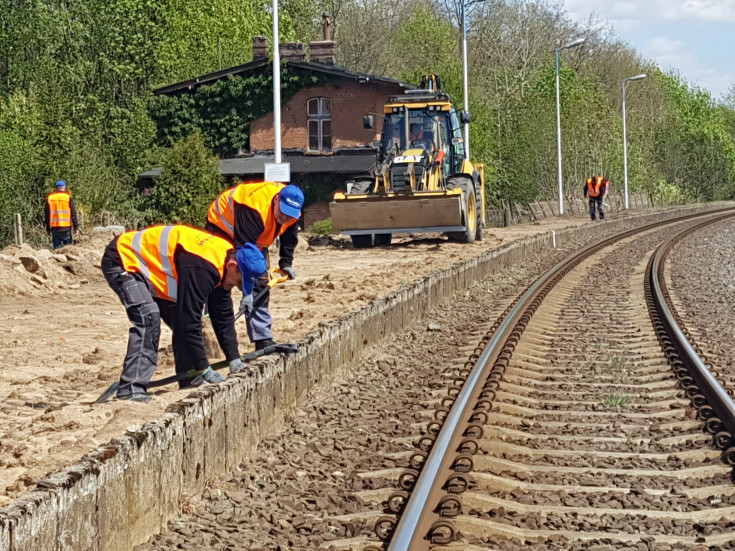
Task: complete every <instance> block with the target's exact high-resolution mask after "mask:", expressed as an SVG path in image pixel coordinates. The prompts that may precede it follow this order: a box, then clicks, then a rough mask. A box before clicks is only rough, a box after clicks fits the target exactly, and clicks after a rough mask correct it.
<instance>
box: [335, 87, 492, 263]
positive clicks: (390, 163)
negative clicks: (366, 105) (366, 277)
mask: <svg viewBox="0 0 735 551" xmlns="http://www.w3.org/2000/svg"><path fill="white" fill-rule="evenodd" d="M373 117H374V116H373V115H367V116H366V117H365V118H364V120H363V126H364V127H365V128H373V127H374V118H373ZM466 122H469V114H468V113H466V112H464V111H460V112H458V111H457V109H456V108H455V107H454V105H452V102H451V100H450V98H449V95H448V94H446V93H445V92H444V91H443V90H442V86H441V80H440V79H439V77H438V76H437V75H425V76H424V77H423V79H422V88H421V89H418V90H409V91H407V92H406V93H405V94H402V95H400V96H392V97H390V98H389V99H388V102H387V103H386V104H385V106H384V122H383V130H382V133H381V140H380V141H376V142H373V146H374V147H375V148H376V149H377V163H376V165H375V167H374V168H373V169H372V170H371V172H370V174H367V175H365V176H364V177H360V178H355V179H354V180H352V181H349V182H347V183H346V186H345V187H346V190H345V191H338V192H337V193H335V195H334V198H333V200H332V202H331V203H330V204H329V209H330V215H331V218H332V226H333V227H334V228H335V229H336V230H338V231H340V232H341V233H342V234H345V235H349V236H350V237H351V239H352V243H353V245H354V246H355V247H356V248H366V247H373V246H376V245H389V244H390V242H391V238H392V236H393V234H394V233H418V232H440V233H446V234H447V235H448V236H449V237H450V239H453V240H456V241H460V242H465V243H471V242H473V241H475V240H481V239H482V230H483V225H484V220H485V179H484V171H483V169H484V165H482V164H473V163H471V162H470V161H469V160H468V159H466V158H465V148H464V138H463V137H462V127H461V125H462V124H464V123H466Z"/></svg>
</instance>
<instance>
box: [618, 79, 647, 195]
mask: <svg viewBox="0 0 735 551" xmlns="http://www.w3.org/2000/svg"><path fill="white" fill-rule="evenodd" d="M644 78H646V75H645V74H640V75H636V76H634V77H630V78H624V79H623V176H624V179H625V209H626V210H628V140H627V138H626V135H625V83H626V82H628V81H629V80H642V79H644Z"/></svg>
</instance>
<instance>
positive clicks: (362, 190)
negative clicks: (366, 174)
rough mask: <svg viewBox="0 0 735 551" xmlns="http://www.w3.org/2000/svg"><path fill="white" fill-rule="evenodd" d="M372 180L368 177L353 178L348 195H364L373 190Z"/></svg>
mask: <svg viewBox="0 0 735 551" xmlns="http://www.w3.org/2000/svg"><path fill="white" fill-rule="evenodd" d="M373 183H374V182H373V181H372V180H370V179H368V178H362V179H359V180H355V183H354V184H352V189H351V190H350V195H364V194H366V193H370V192H372V191H373Z"/></svg>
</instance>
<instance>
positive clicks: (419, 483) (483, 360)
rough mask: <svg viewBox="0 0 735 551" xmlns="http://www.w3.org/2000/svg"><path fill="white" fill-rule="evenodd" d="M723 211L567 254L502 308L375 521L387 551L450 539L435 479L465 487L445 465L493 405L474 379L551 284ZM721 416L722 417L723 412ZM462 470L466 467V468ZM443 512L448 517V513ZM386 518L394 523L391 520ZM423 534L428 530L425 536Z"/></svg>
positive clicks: (501, 356) (496, 369) (517, 332)
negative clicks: (626, 244)
mask: <svg viewBox="0 0 735 551" xmlns="http://www.w3.org/2000/svg"><path fill="white" fill-rule="evenodd" d="M723 211H725V212H728V213H729V214H727V216H731V215H732V209H722V210H719V211H710V212H707V213H705V214H702V213H699V214H695V215H690V216H686V217H681V218H678V219H675V220H668V221H665V222H663V223H661V222H658V223H654V224H648V225H646V226H642V227H640V228H635V229H633V230H628V231H626V232H623V233H621V234H618V235H615V236H613V237H610V238H607V239H605V240H603V241H601V242H599V243H596V244H593V245H591V246H589V247H587V248H585V249H583V250H582V251H580V252H577V253H574V254H572V255H570V256H569V257H567V258H566V259H564V260H562V261H561V262H559V263H558V264H557V265H555V266H554V267H553V268H552V269H550V270H549V271H548V272H546V273H545V274H544V275H543V276H542V277H541V278H539V279H538V280H537V281H536V282H535V283H534V284H533V285H531V287H529V288H528V289H527V290H526V291H525V293H523V295H522V296H521V297H520V298H519V299H518V300H517V301H516V303H515V304H513V305H511V306H510V307H509V309H508V310H506V312H505V314H504V316H503V319H502V321H501V322H500V323H499V324H498V323H496V326H497V329H496V330H494V332H493V333H492V336H491V338H490V339H489V341H488V342H487V345H486V347H485V349H484V350H483V351H482V353H481V354H480V356H479V357H478V359H477V361H476V363H475V365H474V367H473V368H472V370H471V371H470V373H469V374H468V376H467V380H466V381H465V382H464V383H463V384H462V386H461V389H460V390H459V391H458V393H457V395H456V398H455V399H454V400H453V403H452V405H451V408H450V409H449V411H448V412H447V414H446V417H445V419H444V422H443V424H442V425H441V428H440V429H439V430H438V433H437V434H436V435H435V439H434V441H433V443H431V445H430V449H428V450H427V451H428V453H427V454H425V456H424V457H423V458H422V460H423V461H422V465H419V467H420V472H416V473H415V474H416V479H415V481H413V482H414V483H413V484H412V486H413V488H412V491H411V493H410V495H408V496H406V495H405V494H404V495H403V496H399V497H401V498H402V499H405V498H407V501H405V506H403V507H402V510H401V511H396V513H399V512H400V517H399V520H398V523H397V524H396V525H395V526H393V525H391V527H390V529H388V528H385V529H379V528H378V527H377V525H379V524H380V522H381V520H379V521H378V523H377V525H376V532H378V533H379V534H380V533H381V532H382V533H383V535H384V536H385V538H384V539H388V538H390V542H389V544H388V547H387V549H388V550H389V551H398V550H401V551H403V550H416V549H422V548H428V547H429V545H430V544H431V543H449V542H450V541H451V540H452V539H453V537H454V532H453V528H452V527H451V524H450V523H448V522H447V521H446V520H442V519H441V518H440V516H439V514H438V513H437V508H439V507H440V503H439V502H440V499H439V497H438V496H439V495H440V494H443V493H444V492H443V491H442V489H441V487H438V484H439V483H440V481H444V482H441V484H442V486H443V487H445V488H446V489H447V491H449V492H450V493H452V492H456V493H459V492H461V491H463V489H462V488H458V489H454V490H453V489H452V486H453V485H455V486H456V485H457V484H459V486H462V485H463V484H464V485H465V486H466V485H467V484H469V481H468V479H467V478H466V476H465V477H464V482H462V480H461V478H462V476H459V478H460V480H459V481H458V480H457V477H458V473H461V472H462V470H461V469H459V468H456V467H457V465H456V464H454V465H453V464H452V463H450V459H449V458H448V456H450V455H451V453H452V452H453V451H454V450H457V451H460V452H462V451H464V450H465V449H467V448H469V449H470V453H472V451H471V448H472V446H471V444H468V441H471V440H473V439H474V440H477V439H478V438H480V437H481V436H482V427H481V426H480V424H478V423H473V422H472V419H473V415H475V416H476V414H477V412H478V411H480V412H483V411H484V412H485V414H486V413H487V412H489V410H490V408H491V407H492V404H491V402H490V401H489V400H485V401H484V402H485V403H484V404H483V405H482V407H477V406H475V408H474V410H473V409H472V407H471V404H472V401H473V398H474V399H477V397H478V396H479V395H480V393H481V392H482V391H483V389H482V388H478V386H479V385H478V383H480V381H481V380H482V379H483V378H485V379H488V378H490V377H492V374H493V373H495V374H496V377H495V379H496V380H497V381H499V379H500V378H501V377H502V374H503V373H504V371H505V366H507V364H508V360H509V358H510V356H511V355H512V351H513V349H514V348H515V345H516V343H517V342H518V340H519V339H520V336H521V334H522V333H523V331H524V329H525V327H526V325H527V324H528V321H529V320H530V318H531V317H532V316H533V313H534V312H535V311H536V309H537V308H538V306H539V305H540V303H541V301H542V300H543V298H544V297H545V296H546V295H547V294H548V292H549V291H550V290H551V289H552V288H553V287H554V285H556V283H557V282H558V281H559V280H560V279H561V278H562V277H563V276H564V275H565V274H566V273H567V272H569V271H570V270H572V269H573V268H575V267H576V266H577V265H579V264H580V263H581V262H583V261H584V260H585V259H586V258H588V257H589V256H591V255H593V254H594V253H596V252H597V251H599V250H600V249H602V248H604V247H607V246H609V245H611V244H613V243H615V242H617V241H620V240H622V239H625V238H628V237H631V236H633V235H636V234H638V233H642V232H645V231H648V230H651V229H655V228H656V227H660V226H662V225H666V224H672V223H680V222H685V221H687V220H691V219H695V218H699V217H702V216H712V215H716V214H718V213H722V212H723ZM724 217H725V216H721V217H719V218H718V220H719V219H721V218H724ZM488 365H493V369H492V371H491V373H490V375H489V376H488V374H487V373H486V372H487V368H488ZM728 398H729V397H728ZM721 399H722V400H723V401H724V398H723V397H721ZM718 411H719V410H718ZM718 415H719V413H718ZM725 417H726V418H727V416H725ZM728 419H729V418H728ZM734 428H735V425H734ZM453 446H455V448H454V450H453V449H452V447H453ZM427 447H428V446H427ZM468 455H469V454H464V456H465V461H469V462H471V461H472V460H471V457H468ZM413 464H414V461H412V465H413ZM466 470H471V468H470V469H466ZM453 477H454V479H453ZM393 497H395V496H392V498H391V499H393ZM389 502H390V500H389ZM458 507H460V508H461V505H459V504H457V503H455V504H453V505H452V507H450V508H453V509H455V510H456V509H457V508H458ZM399 508H400V507H396V509H399ZM446 516H453V515H452V514H448V515H446ZM386 518H387V517H384V518H383V521H385V519H386ZM388 522H394V521H393V519H392V518H391V519H390V520H389V521H388ZM426 534H429V536H428V539H427V536H426Z"/></svg>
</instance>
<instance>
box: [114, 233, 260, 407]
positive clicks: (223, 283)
mask: <svg viewBox="0 0 735 551" xmlns="http://www.w3.org/2000/svg"><path fill="white" fill-rule="evenodd" d="M101 267H102V273H103V274H104V276H105V279H106V280H107V283H108V284H109V285H110V287H111V288H112V290H113V291H115V293H117V295H118V297H120V301H121V302H122V304H123V306H125V310H127V314H128V319H129V320H130V321H131V322H132V324H133V326H132V327H131V328H130V333H129V337H128V351H127V355H126V356H125V360H124V362H123V371H122V375H121V377H120V386H119V387H118V390H117V398H118V399H119V400H133V401H135V402H148V401H150V399H151V397H150V396H149V395H148V393H147V387H148V383H149V382H150V380H151V377H153V374H154V373H155V371H156V366H157V364H158V340H159V337H160V334H161V320H163V321H164V323H166V325H168V326H169V327H170V328H171V330H172V331H173V350H174V361H175V363H176V373H177V374H183V373H186V372H188V371H189V370H197V371H201V372H202V373H201V375H199V376H197V377H196V378H194V379H193V380H185V381H181V382H180V383H179V386H180V387H181V388H187V387H190V386H199V385H201V384H204V383H221V382H222V381H224V380H225V376H224V375H222V374H220V373H217V372H216V371H214V370H213V369H212V368H211V367H209V361H208V360H207V353H206V351H205V348H204V337H203V336H202V311H203V309H204V305H205V304H206V305H207V306H208V307H209V316H210V320H211V322H212V327H213V328H214V332H215V334H216V335H217V341H218V342H219V345H220V347H221V348H222V350H223V352H224V353H225V358H226V359H227V361H228V362H229V364H230V373H236V372H238V371H241V370H242V369H244V368H245V364H244V363H243V361H242V360H241V359H240V352H239V350H238V346H237V335H236V333H235V314H234V312H233V309H232V297H231V295H230V291H231V290H232V288H233V287H237V288H239V289H241V290H242V292H243V293H244V294H246V295H248V296H250V295H252V292H253V285H254V282H255V280H256V279H257V278H259V277H260V276H261V275H262V274H263V273H264V272H265V268H266V265H265V258H264V257H263V255H262V253H261V252H260V251H259V250H258V248H257V247H255V246H253V245H246V246H245V247H242V248H240V249H235V248H233V247H232V244H231V243H230V242H229V241H226V240H224V239H221V238H219V237H216V236H214V235H211V234H209V233H207V232H204V231H202V230H200V229H196V228H190V227H188V226H154V227H151V228H147V229H145V230H142V231H130V232H127V233H124V234H122V235H120V236H118V237H116V238H115V239H113V240H112V242H111V243H110V244H109V245H108V246H107V249H106V250H105V253H104V255H103V257H102V263H101Z"/></svg>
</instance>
